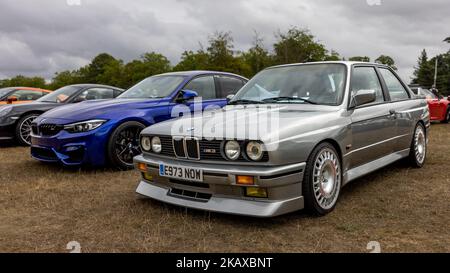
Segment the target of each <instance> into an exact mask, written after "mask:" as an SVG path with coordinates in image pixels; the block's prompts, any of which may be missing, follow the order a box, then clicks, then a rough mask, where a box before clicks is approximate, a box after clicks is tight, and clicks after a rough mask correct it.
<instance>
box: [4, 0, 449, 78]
mask: <svg viewBox="0 0 450 273" xmlns="http://www.w3.org/2000/svg"><path fill="white" fill-rule="evenodd" d="M80 1H81V5H80V6H70V5H68V4H67V1H65V0H40V1H26V0H16V1H14V0H3V1H2V3H1V7H0V77H8V76H14V75H16V74H25V75H40V76H44V77H46V78H51V77H52V76H53V74H54V73H55V72H57V71H60V70H64V69H75V68H78V67H79V66H81V65H84V64H86V63H88V62H89V60H90V59H91V58H92V57H94V56H95V55H97V54H98V53H100V52H109V53H111V54H112V55H114V56H116V57H118V58H121V59H124V60H125V61H129V60H131V59H134V58H137V57H138V56H139V55H140V54H142V53H144V52H148V51H158V52H161V53H162V54H164V55H166V56H167V57H168V58H169V59H170V60H171V61H172V63H174V64H175V63H176V62H178V61H179V58H180V54H181V53H182V52H183V51H184V50H195V49H197V48H198V44H199V42H200V43H203V44H205V43H206V41H207V37H208V35H210V34H211V33H213V32H214V31H215V30H223V31H231V32H232V34H233V37H234V40H235V48H236V49H237V50H246V49H247V48H248V47H249V46H250V44H251V41H252V35H253V31H254V30H256V31H257V32H259V33H260V34H261V35H262V36H263V37H264V38H265V44H266V46H267V47H269V48H270V47H271V44H273V42H274V39H275V38H274V33H276V32H277V30H286V29H287V28H288V27H290V26H299V27H307V28H309V29H310V30H311V31H312V33H313V34H314V35H316V37H317V38H318V39H319V40H320V41H321V42H323V43H324V44H325V45H326V46H327V48H329V49H334V50H337V51H338V52H339V53H341V55H343V56H346V57H350V56H354V55H368V56H370V57H372V58H376V57H377V56H379V55H380V54H388V55H391V56H392V57H394V59H395V60H396V61H397V64H398V67H399V69H400V74H401V75H402V76H403V78H405V79H409V77H410V75H411V74H412V71H413V67H414V65H415V64H416V60H417V57H418V55H419V53H420V51H421V50H422V49H423V48H426V49H427V50H428V51H429V53H430V55H434V54H438V53H442V52H445V51H446V50H448V49H449V46H448V44H445V43H442V42H441V41H442V39H443V38H445V37H447V36H449V35H450V33H449V30H448V29H446V26H448V25H450V18H449V17H448V16H447V14H446V12H448V10H449V9H450V3H449V2H448V1H447V0H431V1H417V0H415V1H406V0H405V1H402V0H396V1H395V0H391V1H387V0H381V5H379V6H370V5H368V4H367V2H366V0H355V1H332V0H316V1H313V0H310V1H298V0H284V1H277V0H228V1H212V0H190V1H187V0H178V1H177V0H166V1H149V0H134V1H120V0H80ZM369 1H370V0H369Z"/></svg>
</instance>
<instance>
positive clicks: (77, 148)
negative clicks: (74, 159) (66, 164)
mask: <svg viewBox="0 0 450 273" xmlns="http://www.w3.org/2000/svg"><path fill="white" fill-rule="evenodd" d="M79 149H80V147H79V146H69V147H67V148H66V152H75V151H77V150H79Z"/></svg>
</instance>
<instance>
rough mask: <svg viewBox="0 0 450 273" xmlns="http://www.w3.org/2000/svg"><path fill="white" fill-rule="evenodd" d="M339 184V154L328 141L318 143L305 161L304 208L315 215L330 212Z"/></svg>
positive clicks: (340, 181)
mask: <svg viewBox="0 0 450 273" xmlns="http://www.w3.org/2000/svg"><path fill="white" fill-rule="evenodd" d="M341 185H342V171H341V160H340V157H339V154H338V153H337V151H336V149H335V148H334V147H333V145H331V144H330V143H322V144H319V145H318V146H317V147H316V148H315V149H314V150H313V151H312V153H311V155H310V156H309V158H308V161H307V163H306V168H305V176H304V178H303V183H302V192H303V197H304V199H305V209H306V210H307V211H308V212H309V213H311V214H313V215H317V216H323V215H326V214H328V213H330V212H331V211H332V210H333V209H334V208H335V207H336V203H337V200H338V198H339V193H340V191H341Z"/></svg>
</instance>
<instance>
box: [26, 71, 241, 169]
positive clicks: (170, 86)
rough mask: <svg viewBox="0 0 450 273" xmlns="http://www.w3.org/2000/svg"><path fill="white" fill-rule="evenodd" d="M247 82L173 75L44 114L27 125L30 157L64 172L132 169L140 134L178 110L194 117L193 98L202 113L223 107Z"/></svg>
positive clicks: (207, 74)
mask: <svg viewBox="0 0 450 273" xmlns="http://www.w3.org/2000/svg"><path fill="white" fill-rule="evenodd" d="M246 82H247V79H245V78H243V77H241V76H238V75H235V74H230V73H223V72H211V71H188V72H174V73H167V74H161V75H156V76H152V77H149V78H147V79H145V80H143V81H141V82H140V83H138V84H136V85H135V86H133V87H131V88H130V89H128V90H127V91H125V92H124V93H123V94H122V95H120V96H119V97H117V98H116V99H111V100H96V101H86V102H81V103H78V104H74V105H67V106H62V107H59V108H56V109H54V110H50V111H48V112H46V113H45V114H43V115H41V116H39V117H38V118H36V119H35V120H34V122H33V124H32V133H31V143H32V145H31V155H32V157H33V158H35V159H37V160H39V161H43V162H59V163H62V164H64V165H66V166H80V165H91V166H105V165H107V164H110V165H112V166H114V167H117V168H119V169H130V168H133V157H134V156H136V155H138V154H140V153H141V151H140V148H139V134H140V132H141V130H142V129H144V128H145V127H148V126H150V125H152V124H155V123H157V122H161V121H164V120H168V119H170V118H172V114H171V111H172V109H173V108H174V107H175V106H177V105H179V104H183V105H186V106H187V107H189V109H190V110H191V111H194V106H193V105H194V97H197V96H198V97H201V98H202V105H201V106H202V109H204V108H205V107H207V106H211V105H217V106H219V107H222V106H224V105H226V104H227V96H229V95H232V94H235V93H236V92H237V91H238V90H239V89H240V88H241V87H242V86H243V85H244V84H245V83H246Z"/></svg>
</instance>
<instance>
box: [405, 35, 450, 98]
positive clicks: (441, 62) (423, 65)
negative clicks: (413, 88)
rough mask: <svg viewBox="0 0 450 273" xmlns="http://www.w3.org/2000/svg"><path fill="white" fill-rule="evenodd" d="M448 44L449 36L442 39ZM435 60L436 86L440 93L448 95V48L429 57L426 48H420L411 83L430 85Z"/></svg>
mask: <svg viewBox="0 0 450 273" xmlns="http://www.w3.org/2000/svg"><path fill="white" fill-rule="evenodd" d="M444 42H447V43H449V44H450V37H448V38H446V39H444ZM436 60H437V77H436V88H437V89H438V90H439V91H440V93H441V94H442V95H450V50H449V51H447V53H443V54H439V55H437V56H435V57H432V58H429V57H428V54H427V52H426V50H425V49H424V50H422V52H421V53H420V56H419V59H418V61H417V66H416V67H415V71H414V78H413V81H412V82H413V83H415V84H419V85H421V86H425V87H428V88H429V87H432V86H433V84H434V74H435V67H436Z"/></svg>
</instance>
